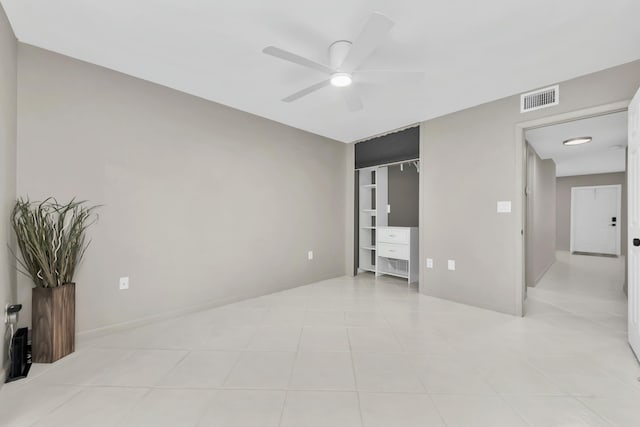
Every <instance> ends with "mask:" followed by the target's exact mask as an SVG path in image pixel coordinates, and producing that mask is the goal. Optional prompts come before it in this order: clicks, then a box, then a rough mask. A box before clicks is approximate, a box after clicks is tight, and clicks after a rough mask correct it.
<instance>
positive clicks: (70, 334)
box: [31, 283, 76, 363]
mask: <svg viewBox="0 0 640 427" xmlns="http://www.w3.org/2000/svg"><path fill="white" fill-rule="evenodd" d="M32 291H33V293H32V295H31V297H32V304H33V305H32V313H31V320H32V335H31V352H32V360H33V362H35V363H51V362H55V361H56V360H58V359H61V358H63V357H64V356H66V355H68V354H70V353H73V351H74V350H75V336H76V285H75V283H68V284H66V285H62V286H59V287H57V288H33V290H32Z"/></svg>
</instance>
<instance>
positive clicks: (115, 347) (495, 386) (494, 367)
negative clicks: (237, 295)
mask: <svg viewBox="0 0 640 427" xmlns="http://www.w3.org/2000/svg"><path fill="white" fill-rule="evenodd" d="M621 262H623V261H622V260H618V259H610V258H596V257H585V256H569V255H568V254H566V253H560V254H559V257H558V262H557V263H556V264H555V265H554V266H553V267H552V268H551V270H550V271H549V273H548V274H547V275H546V276H545V277H544V279H543V280H542V282H541V283H540V284H539V285H538V286H537V287H536V288H534V289H530V290H529V298H528V300H527V316H526V317H525V318H516V317H513V316H509V315H504V314H499V313H495V312H491V311H486V310H481V309H476V308H472V307H468V306H465V305H461V304H456V303H452V302H448V301H443V300H439V299H436V298H430V297H425V296H423V295H419V294H418V293H416V290H415V289H407V286H406V284H404V283H403V282H401V281H399V280H395V279H393V278H378V279H377V280H374V278H373V276H371V275H368V274H367V275H362V276H359V277H357V278H339V279H333V280H327V281H324V282H320V283H314V284H312V285H309V286H302V287H299V288H295V289H291V290H288V291H284V292H279V293H277V294H273V295H267V296H264V297H260V298H255V299H251V300H247V301H243V302H241V303H237V304H232V305H228V306H225V307H220V308H217V309H212V310H208V311H204V312H199V313H195V314H192V315H188V316H184V317H181V318H176V319H172V320H168V321H164V322H160V323H156V324H152V325H148V326H144V327H140V328H137V329H132V330H129V331H124V332H120V333H115V334H111V335H108V336H104V337H101V338H98V339H95V340H92V341H90V342H87V343H84V344H83V345H82V346H81V347H80V349H79V350H78V351H77V352H76V353H74V354H73V355H71V356H69V357H67V358H65V359H63V360H61V361H59V362H57V363H54V364H52V365H34V367H33V369H32V373H31V374H30V376H29V378H28V379H27V380H24V381H20V382H17V383H13V384H8V385H6V386H5V387H3V388H2V390H0V425H2V426H32V425H35V426H58V425H59V426H92V427H93V426H183V427H189V426H220V427H276V426H284V427H311V426H321V427H329V426H331V427H343V426H344V427H387V426H394V427H416V426H445V425H446V426H490V427H499V426H505V427H517V426H527V425H529V426H544V427H549V426H611V425H615V426H638V425H640V383H639V382H638V381H637V378H638V377H640V368H639V366H638V364H637V362H636V361H635V359H634V357H633V355H632V353H631V351H630V350H629V348H628V346H627V344H626V335H625V334H626V331H625V329H626V317H625V313H626V298H625V297H624V294H623V293H622V292H621V285H622V279H623V278H622V264H621Z"/></svg>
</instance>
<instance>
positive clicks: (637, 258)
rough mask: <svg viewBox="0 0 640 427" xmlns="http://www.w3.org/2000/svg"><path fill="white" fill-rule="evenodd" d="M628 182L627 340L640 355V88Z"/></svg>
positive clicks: (632, 113) (633, 109) (632, 109)
mask: <svg viewBox="0 0 640 427" xmlns="http://www.w3.org/2000/svg"><path fill="white" fill-rule="evenodd" d="M627 183H628V184H627V185H628V189H627V191H628V196H627V197H628V199H627V200H628V203H629V206H628V210H629V216H628V229H629V239H628V241H629V247H628V250H627V256H628V260H627V261H628V269H629V270H628V275H627V276H628V277H627V287H628V292H629V343H630V344H631V348H633V351H634V352H635V353H636V357H638V358H640V196H639V193H640V90H639V91H638V93H636V96H635V97H634V98H633V100H632V101H631V104H630V105H629V154H628V165H627Z"/></svg>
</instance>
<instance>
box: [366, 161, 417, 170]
mask: <svg viewBox="0 0 640 427" xmlns="http://www.w3.org/2000/svg"><path fill="white" fill-rule="evenodd" d="M413 162H418V163H420V159H419V158H417V159H407V160H401V161H399V162H393V163H383V164H380V165H375V166H367V167H366V168H356V169H354V170H356V171H359V170H363V169H371V168H383V167H385V166H395V165H400V164H402V163H413Z"/></svg>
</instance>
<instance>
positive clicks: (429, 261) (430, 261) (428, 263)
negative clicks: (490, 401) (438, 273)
mask: <svg viewBox="0 0 640 427" xmlns="http://www.w3.org/2000/svg"><path fill="white" fill-rule="evenodd" d="M427 268H433V259H431V258H427Z"/></svg>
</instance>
